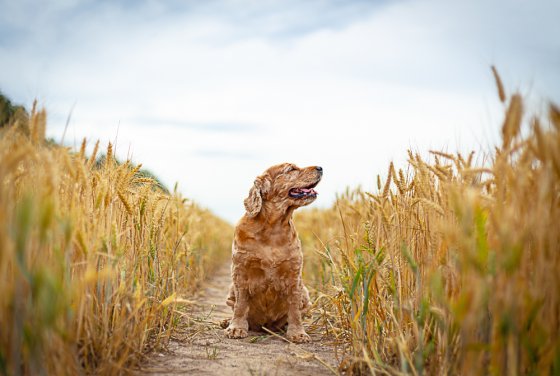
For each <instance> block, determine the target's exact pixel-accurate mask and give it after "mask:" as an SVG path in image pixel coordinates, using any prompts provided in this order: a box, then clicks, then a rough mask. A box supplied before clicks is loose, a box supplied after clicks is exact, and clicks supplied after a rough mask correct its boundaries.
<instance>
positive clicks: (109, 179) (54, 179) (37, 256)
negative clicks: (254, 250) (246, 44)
mask: <svg viewBox="0 0 560 376" xmlns="http://www.w3.org/2000/svg"><path fill="white" fill-rule="evenodd" d="M22 120H23V121H22ZM45 128H46V112H45V111H44V110H41V111H37V110H36V109H33V110H32V112H31V114H30V117H29V119H22V118H20V119H19V121H16V124H11V125H9V126H6V127H4V128H2V129H1V131H0V132H1V133H0V249H1V252H0V296H2V299H0V374H10V375H11V374H14V375H17V374H29V375H37V374H52V375H64V374H81V373H87V374H94V373H95V374H104V375H105V374H120V373H124V372H127V371H128V370H129V369H130V368H131V367H133V366H134V365H135V364H137V362H138V361H140V360H141V359H142V356H143V354H144V353H146V352H148V351H149V350H151V349H153V348H157V347H159V346H162V345H164V344H165V342H166V341H167V340H168V339H169V337H170V335H171V334H172V332H173V330H174V328H175V327H176V325H177V323H178V322H179V313H178V305H180V304H181V299H182V297H183V296H185V295H188V294H189V293H190V292H193V291H194V290H195V289H196V288H197V286H198V285H199V284H200V283H201V281H203V280H204V278H205V276H206V275H207V274H208V273H211V272H212V270H213V269H214V268H215V267H216V266H218V265H221V264H222V263H223V261H224V260H225V258H226V257H227V256H228V255H229V249H230V241H231V240H230V236H231V235H230V234H231V233H232V228H231V226H230V225H229V224H227V223H226V222H225V221H223V220H220V219H219V218H217V217H216V216H214V215H212V214H211V213H209V212H208V211H206V210H203V209H201V208H199V207H198V206H197V205H196V204H194V203H193V202H191V201H189V200H187V199H184V198H182V197H181V196H180V195H179V194H178V193H177V192H173V193H171V194H168V193H166V192H164V190H162V189H161V188H160V187H159V186H158V184H157V183H156V181H154V180H153V179H151V178H147V177H145V176H144V175H143V174H141V173H140V166H132V165H131V164H130V162H125V163H117V161H116V160H115V159H114V156H113V151H112V146H111V144H109V145H108V147H107V150H106V152H105V155H104V157H103V158H101V159H100V158H97V154H98V151H99V150H98V149H99V143H97V144H96V145H95V149H94V152H93V154H92V155H90V156H88V157H86V155H85V147H86V143H85V140H84V143H83V144H82V147H81V149H80V150H78V151H76V152H73V151H71V150H69V149H68V148H65V147H61V146H57V145H55V144H53V143H50V142H47V141H45Z"/></svg>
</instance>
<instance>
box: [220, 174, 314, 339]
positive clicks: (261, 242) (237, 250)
mask: <svg viewBox="0 0 560 376" xmlns="http://www.w3.org/2000/svg"><path fill="white" fill-rule="evenodd" d="M322 175H323V170H322V168H321V167H317V166H311V167H306V168H298V167H297V166H295V165H293V164H291V163H283V164H279V165H276V166H272V167H270V168H269V169H268V170H266V171H265V172H264V173H263V174H262V175H261V176H259V177H257V178H256V179H255V182H254V184H253V187H252V188H251V190H250V191H249V196H248V197H247V198H246V199H245V201H244V204H245V209H246V211H247V212H246V213H245V215H244V216H243V217H242V218H241V220H240V221H239V223H238V224H237V226H236V228H235V234H234V240H233V246H232V266H231V275H232V280H233V283H232V285H231V288H230V292H229V295H228V297H227V302H226V303H227V304H228V305H229V306H231V307H232V309H233V318H232V319H231V320H230V321H229V326H228V327H227V329H226V336H227V337H229V338H244V337H246V336H247V331H248V330H249V329H251V330H260V329H261V328H262V327H266V328H268V329H272V330H280V329H283V328H285V326H286V324H287V326H288V328H287V332H286V335H287V338H288V339H289V340H291V341H293V342H298V343H300V342H308V341H309V340H310V339H309V336H308V335H307V333H305V330H304V328H303V325H302V321H301V316H302V313H304V312H305V311H306V310H307V308H308V307H309V293H308V291H307V288H306V287H305V286H304V285H303V281H302V279H301V269H302V265H303V254H302V251H301V243H300V240H299V238H298V236H297V232H296V229H295V227H294V224H293V221H292V213H293V212H294V210H295V209H297V208H298V207H301V206H304V205H308V204H310V203H311V202H313V201H314V200H315V198H316V197H317V192H315V190H314V189H313V188H314V187H315V186H316V185H317V184H318V183H319V181H320V180H321V177H322Z"/></svg>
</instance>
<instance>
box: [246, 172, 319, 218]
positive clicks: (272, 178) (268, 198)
mask: <svg viewBox="0 0 560 376" xmlns="http://www.w3.org/2000/svg"><path fill="white" fill-rule="evenodd" d="M322 176H323V169H322V168H321V167H319V166H310V167H305V168H299V167H297V166H296V165H294V164H293V163H282V164H279V165H276V166H272V167H270V168H269V169H268V170H266V171H265V172H264V173H263V174H262V175H261V176H259V177H257V178H256V179H255V183H254V184H253V187H252V188H251V190H250V191H249V197H247V198H246V199H245V201H244V204H245V209H246V210H247V215H248V216H249V217H255V216H257V215H258V214H259V213H260V211H261V209H262V207H263V204H264V203H270V204H273V205H269V206H270V207H272V208H273V209H274V210H276V211H278V212H287V211H288V209H289V208H291V207H293V208H297V207H300V206H304V205H308V204H310V203H312V202H313V201H315V199H316V198H317V192H316V191H315V190H314V189H313V188H315V187H316V186H317V184H319V181H321V177H322Z"/></svg>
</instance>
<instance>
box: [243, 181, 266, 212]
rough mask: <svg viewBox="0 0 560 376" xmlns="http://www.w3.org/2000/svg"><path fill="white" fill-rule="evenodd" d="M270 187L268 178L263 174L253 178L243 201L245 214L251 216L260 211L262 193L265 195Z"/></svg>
mask: <svg viewBox="0 0 560 376" xmlns="http://www.w3.org/2000/svg"><path fill="white" fill-rule="evenodd" d="M269 188H270V182H269V180H268V179H267V178H266V177H264V176H259V177H258V178H256V179H255V182H254V183H253V187H251V190H250V191H249V196H248V197H247V198H246V199H245V201H243V204H244V205H245V210H247V215H248V216H249V217H250V218H252V217H256V216H257V214H259V213H260V211H261V208H262V200H263V195H266V193H267V192H268V189H269Z"/></svg>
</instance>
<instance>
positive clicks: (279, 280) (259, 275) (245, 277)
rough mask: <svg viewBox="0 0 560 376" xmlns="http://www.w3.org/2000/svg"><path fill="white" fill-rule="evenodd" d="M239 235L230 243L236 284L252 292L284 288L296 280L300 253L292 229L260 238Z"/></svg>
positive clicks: (299, 275) (300, 258)
mask: <svg viewBox="0 0 560 376" xmlns="http://www.w3.org/2000/svg"><path fill="white" fill-rule="evenodd" d="M290 230H292V229H290ZM238 235H240V236H236V240H235V241H234V244H233V268H234V269H236V273H234V275H237V276H238V278H237V281H236V283H240V284H243V285H245V286H246V287H247V288H248V289H249V290H250V291H252V292H256V291H259V290H261V291H262V290H269V289H273V290H276V291H283V290H285V289H288V288H291V287H293V286H295V285H297V284H298V283H299V281H300V278H301V265H302V258H303V256H302V252H301V244H300V241H299V239H298V238H297V234H296V233H295V231H293V233H290V234H289V235H290V236H285V235H286V234H278V235H281V236H276V234H274V233H273V232H270V233H265V234H263V236H260V237H259V236H255V237H244V236H243V234H238ZM286 240H288V241H286Z"/></svg>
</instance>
